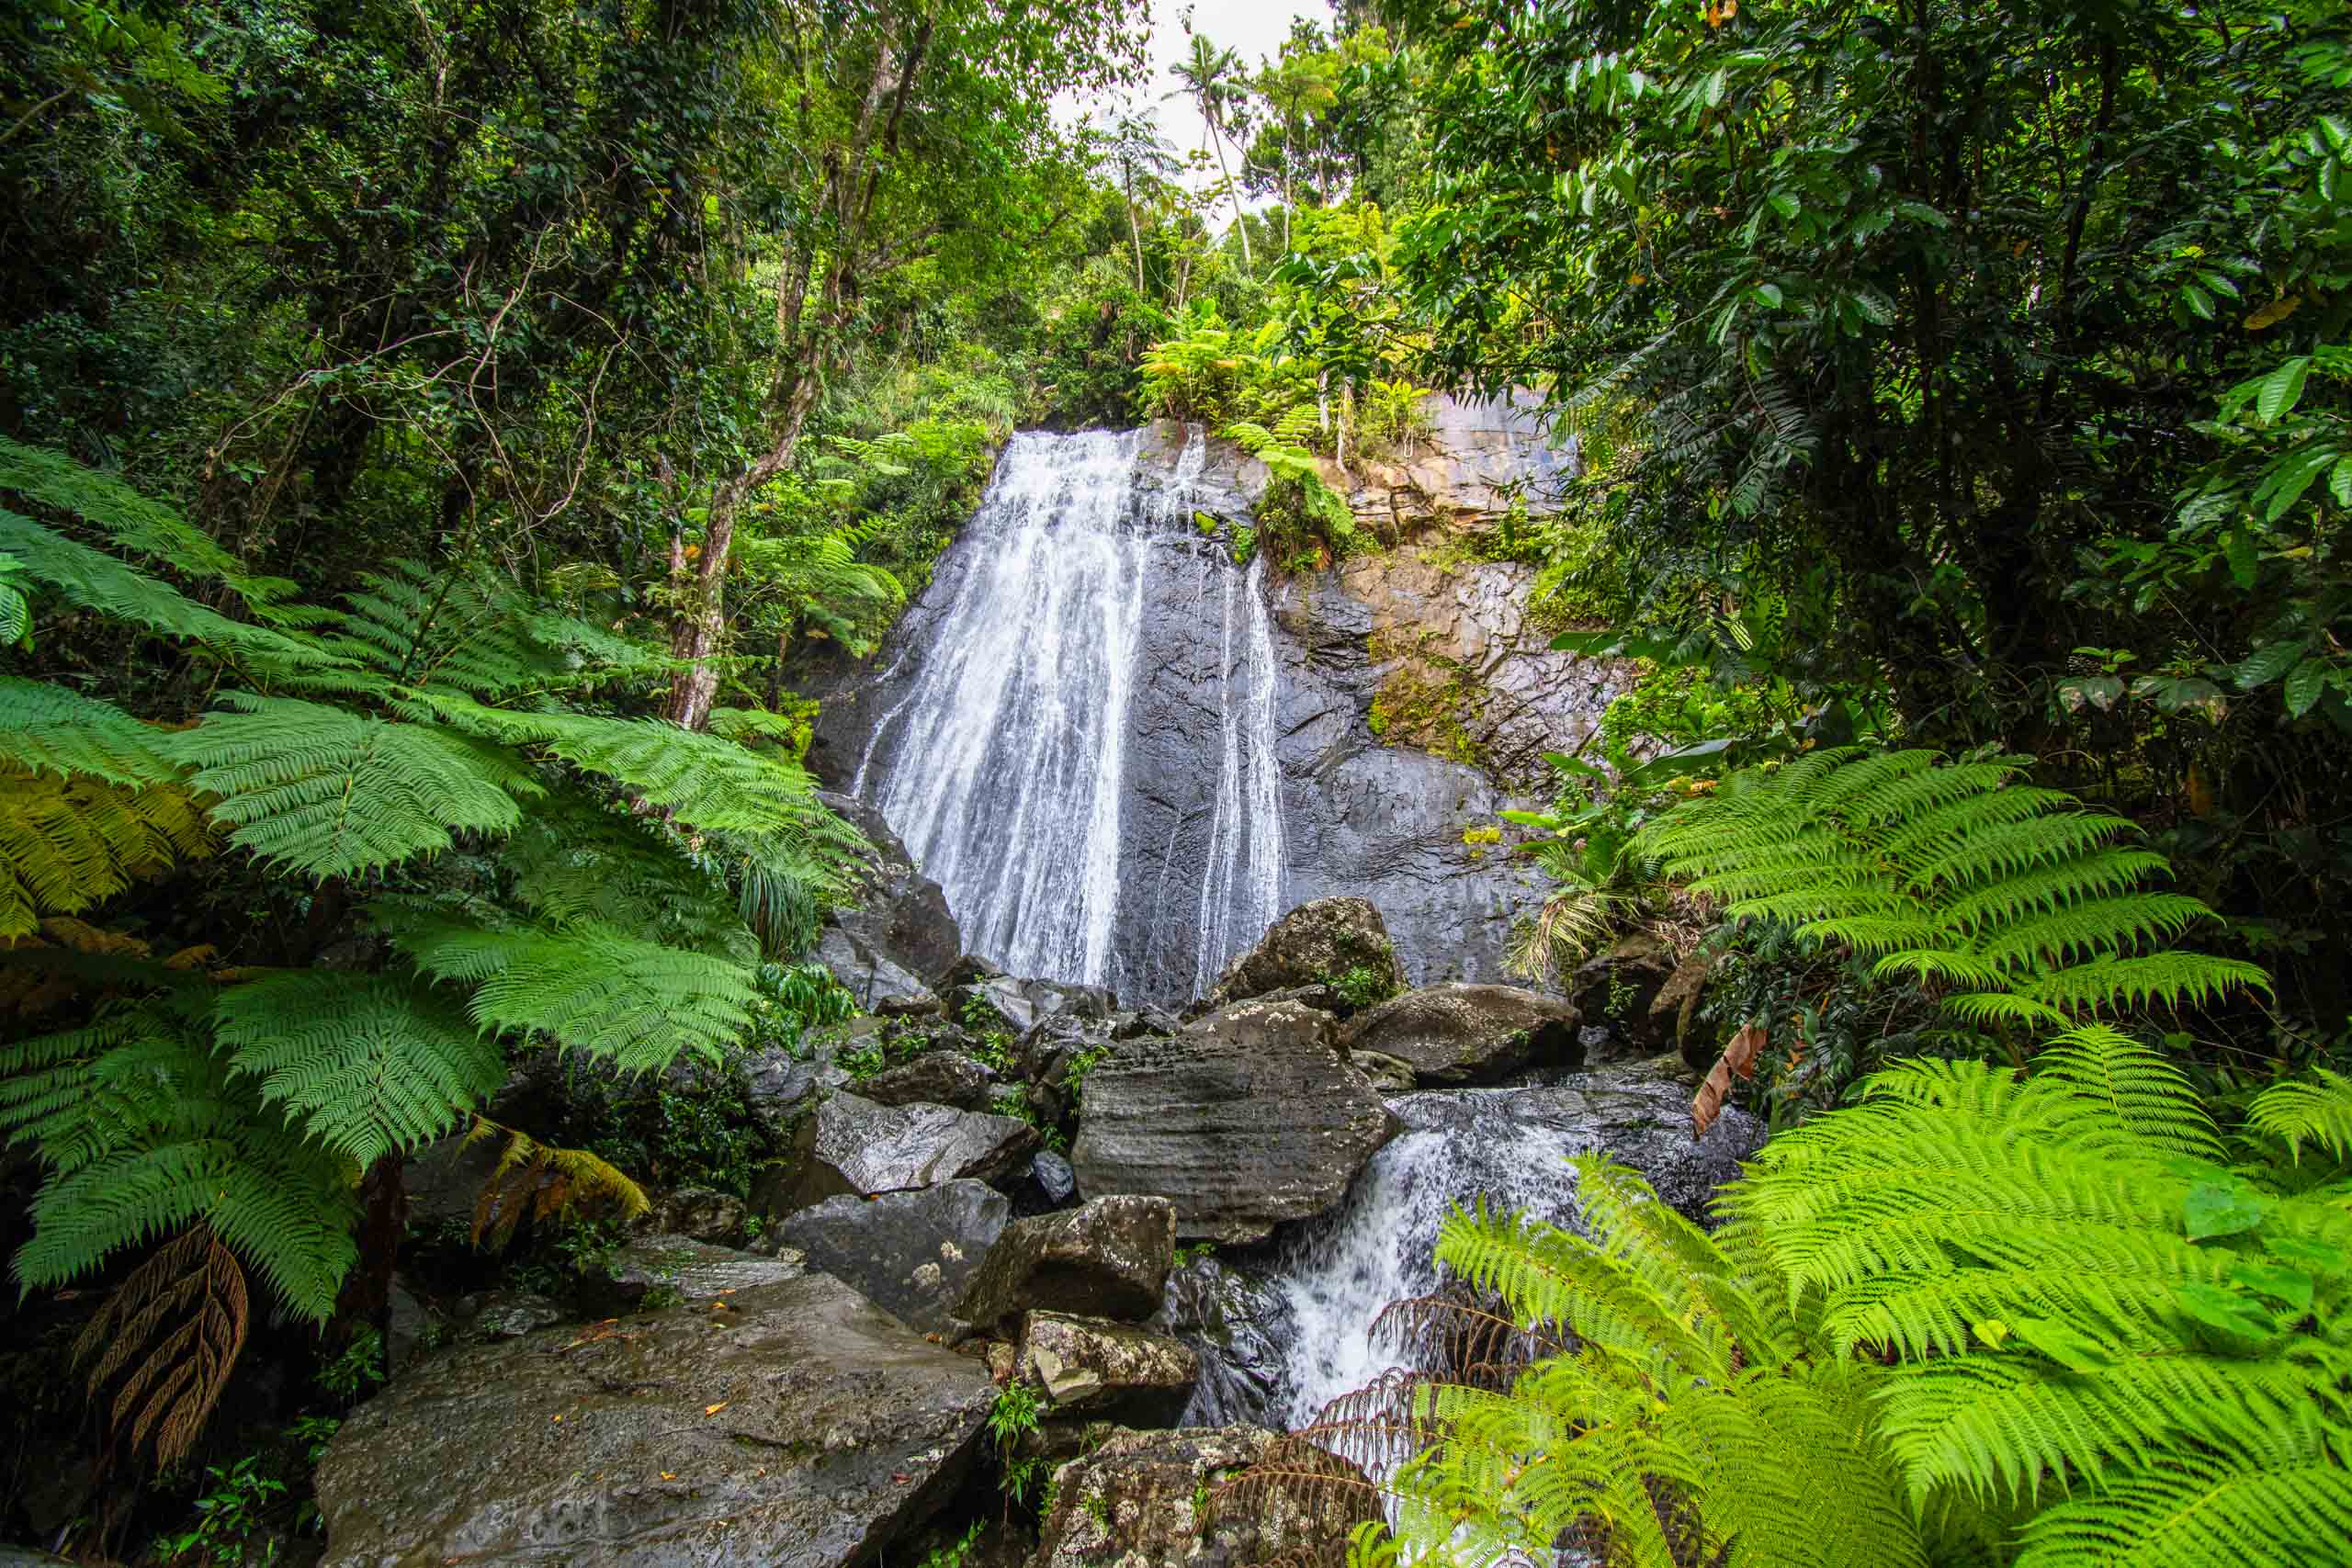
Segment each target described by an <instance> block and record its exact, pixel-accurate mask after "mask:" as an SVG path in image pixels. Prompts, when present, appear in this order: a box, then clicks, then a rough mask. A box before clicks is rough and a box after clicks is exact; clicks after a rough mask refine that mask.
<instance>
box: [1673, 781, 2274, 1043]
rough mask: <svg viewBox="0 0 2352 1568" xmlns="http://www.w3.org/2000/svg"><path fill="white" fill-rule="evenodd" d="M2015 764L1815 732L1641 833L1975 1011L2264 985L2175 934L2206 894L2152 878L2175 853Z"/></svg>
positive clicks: (1692, 872)
mask: <svg viewBox="0 0 2352 1568" xmlns="http://www.w3.org/2000/svg"><path fill="white" fill-rule="evenodd" d="M2016 775H2017V769H2016V767H2015V766H2014V765H2013V764H2012V763H2010V762H2007V761H1992V762H1966V763H1951V762H1946V761H1943V760H1942V759H1941V758H1939V757H1938V756H1937V755H1936V754H1935V753H1934V752H1931V751H1919V750H1911V751H1881V752H1871V751H1865V750H1860V749H1858V748H1849V749H1844V750H1826V751H1819V752H1815V753H1814V754H1812V755H1810V756H1807V757H1805V758H1804V759H1802V760H1800V761H1796V762H1794V763H1792V764H1790V765H1789V766H1787V767H1785V768H1782V769H1781V770H1780V771H1779V772H1777V773H1762V772H1750V773H1743V774H1738V775H1736V776H1735V777H1733V778H1732V779H1731V780H1729V781H1727V782H1726V785H1725V787H1724V789H1722V790H1721V791H1719V792H1718V793H1717V794H1715V795H1711V796H1707V797H1703V798H1702V799H1699V800H1695V801H1692V802H1691V803H1689V804H1687V805H1685V806H1683V807H1679V808H1678V809H1676V810H1675V811H1674V812H1672V813H1670V814H1668V816H1666V817H1664V818H1659V819H1658V820H1657V821H1655V822H1653V823H1651V824H1650V825H1649V826H1648V827H1646V828H1645V829H1643V830H1642V832H1641V834H1640V835H1639V837H1638V839H1637V841H1636V842H1637V848H1638V849H1639V851H1640V852H1642V853H1644V854H1646V855H1650V856H1654V857H1656V858H1657V860H1658V862H1659V863H1660V864H1661V866H1662V868H1663V869H1664V870H1665V871H1666V872H1667V874H1669V875H1671V876H1675V877H1678V878H1680V879H1683V880H1686V881H1687V882H1688V884H1689V886H1691V889H1692V890H1693V891H1694V892H1698V893H1702V894H1706V895H1709V896H1711V897H1716V898H1719V899H1721V900H1723V901H1724V905H1725V907H1726V908H1728V910H1729V911H1730V912H1731V913H1732V914H1734V915H1752V916H1760V917H1764V918H1767V919H1778V920H1785V921H1788V922H1790V923H1792V924H1793V925H1794V926H1796V927H1797V928H1798V929H1799V930H1800V931H1802V932H1803V933H1804V934H1805V935H1807V936H1811V937H1815V938H1817V939H1819V940H1821V941H1823V942H1837V943H1842V944H1844V945H1845V946H1848V947H1850V948H1852V949H1853V950H1854V951H1855V952H1857V953H1860V954H1862V955H1864V956H1866V957H1871V958H1874V959H1876V960H1877V971H1878V973H1879V974H1881V975H1882V976H1898V975H1900V976H1911V977H1913V978H1915V979H1917V980H1919V981H1921V982H1925V983H1928V984H1930V985H1934V986H1937V987H1942V988H1944V989H1945V990H1947V991H1948V992H1949V993H1950V994H1949V995H1948V997H1947V998H1946V1005H1947V1006H1948V1007H1949V1008H1950V1010H1951V1011H1952V1012H1953V1013H1954V1014H1956V1015H1957V1016H1958V1017H1959V1018H1961V1019H1962V1020H1965V1021H1969V1022H1971V1023H1975V1024H1980V1025H1990V1026H2000V1025H2004V1024H2015V1025H2018V1026H2022V1027H2025V1028H2029V1029H2036V1030H2039V1029H2049V1028H2059V1029H2063V1028H2065V1027H2067V1026H2069V1025H2070V1024H2072V1023H2074V1022H2075V1021H2079V1020H2081V1019H2083V1018H2086V1017H2087V1016H2090V1015H2094V1014H2097V1013H2101V1012H2114V1011H2120V1010H2142V1009H2144V1008H2147V1007H2150V1006H2166V1007H2177V1006H2182V1005H2191V1004H2199V1003H2205V1002H2210V1001H2211V1000H2213V999H2215V998H2219V997H2222V996H2223V995H2225V994H2227V993H2229V992H2232V991H2235V990H2240V989H2264V990H2267V988H2268V987H2269V977H2268V976H2267V975H2265V974H2264V972H2263V971H2262V969H2261V968H2260V966H2258V965H2256V964H2248V963H2245V962H2243V961H2240V960H2236V959H2228V958H2220V957H2215V956H2212V955H2211V954H2207V953H2187V952H2181V951H2177V950H2174V949H2170V948H2168V947H2166V946H2165V943H2168V942H2173V941H2175V940H2177V938H2178V937H2180V936H2181V935H2182V934H2183V933H2184V932H2185V931H2188V930H2189V929H2190V928H2191V927H2193V926H2195V925H2197V924H2199V923H2200V922H2203V921H2206V920H2209V919H2212V918H2213V917H2212V911H2211V910H2210V909H2208V908H2206V907H2205V906H2204V905H2203V904H2201V903H2199V901H2198V900H2196V899H2194V898H2191V897H2187V896H2185V895H2181V894H2177V893H2165V892H2159V891H2154V890H2151V889H2149V888H2147V887H2146V886H2143V885H2144V884H2145V883H2146V882H2147V881H2148V879H2149V878H2151V877H2153V876H2154V875H2156V874H2160V873H2162V872H2164V871H2165V869H2166V867H2165V861H2164V859H2163V857H2162V856H2160V855H2156V854H2154V853H2151V852H2145V851H2140V850H2133V849H2130V848H2125V847H2123V844H2124V841H2125V840H2130V839H2131V838H2132V837H2134V836H2136V834H2137V832H2138V829H2136V828H2134V827H2133V825H2132V824H2131V823H2130V822H2129V821H2126V820H2125V819H2124V818H2120V817H2113V816H2109V815H2106V814H2103V813H2099V812H2095V811H2090V810H2087V809H2086V808H2084V807H2082V805H2081V803H2080V802H2078V801H2076V800H2075V798H2074V797H2073V796H2072V795H2066V794H2065V793H2064V792H2063V791H2059V790H2052V789H2037V788H2032V787H2029V786H2025V785H2021V784H2016V783H2014V782H2013V781H2014V780H2015V778H2016Z"/></svg>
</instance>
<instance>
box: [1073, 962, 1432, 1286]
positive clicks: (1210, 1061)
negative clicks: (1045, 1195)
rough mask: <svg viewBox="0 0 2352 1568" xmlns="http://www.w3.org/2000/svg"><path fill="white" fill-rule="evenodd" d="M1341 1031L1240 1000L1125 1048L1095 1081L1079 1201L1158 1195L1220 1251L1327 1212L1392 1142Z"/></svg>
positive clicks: (1306, 1013) (1287, 1006)
mask: <svg viewBox="0 0 2352 1568" xmlns="http://www.w3.org/2000/svg"><path fill="white" fill-rule="evenodd" d="M1335 1028H1336V1024H1335V1022H1334V1021H1333V1019H1332V1018H1331V1015H1330V1014H1329V1013H1326V1012H1319V1011H1317V1010H1314V1009H1312V1008H1307V1007H1304V1006H1301V1005H1300V1004H1299V1003H1297V1002H1272V1003H1261V1002H1244V1003H1241V1004H1239V1005H1238V1006H1236V1007H1229V1008H1226V1009H1224V1010H1220V1011H1217V1012H1215V1013H1211V1014H1210V1015H1209V1016H1207V1017H1206V1018H1203V1019H1200V1020H1198V1021H1194V1022H1193V1023H1192V1024H1190V1025H1187V1026H1186V1027H1185V1028H1184V1030H1183V1031H1182V1032H1179V1033H1177V1034H1175V1035H1171V1036H1169V1037H1167V1038H1165V1039H1147V1040H1136V1041H1129V1042H1127V1043H1124V1044H1121V1045H1119V1046H1117V1047H1115V1049H1114V1053H1113V1055H1111V1056H1110V1057H1109V1058H1108V1059H1106V1060H1104V1061H1103V1062H1102V1063H1100V1064H1099V1065H1098V1066H1096V1067H1095V1068H1094V1070H1093V1071H1092V1072H1091V1073H1090V1074H1089V1075H1088V1076H1087V1079H1086V1112H1085V1116H1084V1118H1083V1119H1082V1120H1081V1121H1080V1124H1079V1134H1078V1142H1077V1144H1076V1145H1074V1146H1073V1147H1072V1149H1071V1151H1070V1164H1071V1165H1072V1166H1073V1167H1074V1168H1076V1170H1077V1172H1078V1184H1079V1188H1080V1190H1081V1191H1085V1192H1089V1193H1093V1194H1097V1195H1100V1194H1103V1193H1110V1192H1152V1193H1159V1194H1161V1195H1163V1196H1165V1197H1167V1198H1169V1199H1170V1200H1172V1201H1174V1203H1175V1205H1176V1216H1177V1219H1176V1225H1177V1234H1178V1235H1184V1236H1201V1237H1207V1238H1209V1239H1211V1240H1216V1241H1223V1242H1245V1241H1257V1240H1261V1239H1262V1238H1264V1237H1265V1236H1266V1235H1269V1234H1271V1233H1272V1230H1273V1228H1274V1226H1275V1225H1277V1224H1282V1223H1283V1221H1285V1220H1298V1219H1305V1218H1306V1217H1307V1216H1308V1215H1310V1214H1317V1213H1322V1212H1323V1211H1324V1210H1325V1209H1327V1208H1329V1207H1330V1205H1331V1204H1332V1203H1334V1202H1335V1201H1338V1199H1339V1197H1340V1194H1341V1193H1343V1192H1345V1191H1346V1190H1347V1189H1348V1183H1349V1181H1351V1179H1353V1178H1354V1176H1355V1174H1356V1172H1357V1171H1358V1170H1360V1169H1361V1168H1363V1163H1364V1161H1366V1160H1368V1159H1370V1158H1371V1157H1372V1156H1373V1153H1374V1150H1376V1149H1378V1148H1379V1147H1380V1145H1383V1144H1385V1143H1386V1142H1387V1141H1388V1139H1389V1136H1390V1134H1391V1133H1392V1131H1393V1124H1392V1122H1390V1119H1389V1116H1388V1112H1387V1110H1386V1108H1385V1106H1383V1105H1382V1103H1381V1099H1380V1096H1379V1094H1378V1093H1377V1092H1376V1091H1375V1090H1374V1089H1373V1087H1372V1084H1371V1083H1370V1081H1369V1080H1367V1079H1366V1078H1365V1077H1364V1076H1363V1074H1361V1073H1359V1072H1357V1071H1355V1070H1354V1069H1353V1068H1351V1067H1350V1066H1348V1065H1347V1064H1346V1063H1344V1062H1342V1061H1341V1060H1340V1055H1339V1053H1338V1052H1337V1051H1336V1050H1335V1049H1333V1046H1332V1037H1333V1032H1334V1030H1335Z"/></svg>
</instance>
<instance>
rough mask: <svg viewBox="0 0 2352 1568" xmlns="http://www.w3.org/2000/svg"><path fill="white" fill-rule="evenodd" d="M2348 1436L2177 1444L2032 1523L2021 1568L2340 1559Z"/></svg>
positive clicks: (2350, 1486)
mask: <svg viewBox="0 0 2352 1568" xmlns="http://www.w3.org/2000/svg"><path fill="white" fill-rule="evenodd" d="M2343 1443H2344V1439H2343V1438H2342V1437H2341V1436H2340V1435H2339V1436H2338V1437H2337V1438H2335V1450H2336V1451H2335V1453H2334V1454H2332V1455H2331V1453H2330V1452H2329V1451H2328V1449H2327V1447H2326V1446H2324V1443H2323V1442H2322V1441H2314V1440H2312V1439H2311V1438H2308V1437H2304V1436H2302V1435H2301V1434H2296V1435H2288V1434H2280V1435H2278V1436H2274V1437H2269V1438H2264V1439H2261V1440H2257V1441H2256V1442H2253V1443H2251V1444H2249V1445H2247V1446H2245V1447H2242V1448H2231V1449H2224V1450H2213V1451H2207V1452H2199V1451H2198V1450H2195V1449H2188V1448H2173V1449H2167V1450H2165V1451H2163V1452H2161V1453H2159V1454H2156V1455H2154V1456H2152V1458H2151V1459H2150V1461H2148V1462H2147V1463H2146V1464H2144V1465H2143V1466H2141V1467H2139V1468H2138V1469H2136V1470H2135V1471H2134V1472H2132V1473H2131V1474H2130V1475H2129V1476H2125V1477H2121V1478H2119V1479H2118V1480H2117V1481H2116V1482H2115V1483H2113V1484H2110V1485H2109V1486H2107V1487H2105V1488H2102V1489H2101V1490H2100V1491H2098V1493H2096V1494H2093V1495H2087V1496H2084V1497H2081V1498H2077V1499H2074V1500H2071V1501H2068V1502H2064V1503H2060V1504H2058V1505H2057V1506H2054V1507H2051V1508H2047V1509H2044V1510H2043V1511H2042V1512H2041V1513H2040V1514H2039V1515H2037V1516H2035V1517H2034V1518H2033V1519H2032V1520H2031V1521H2030V1523H2029V1524H2028V1525H2027V1526H2026V1529H2025V1533H2024V1539H2023V1540H2022V1541H2021V1543H2020V1547H2021V1550H2020V1551H2018V1568H2089V1565H2090V1564H2098V1565H2099V1568H2244V1565H2245V1564H2249V1563H2257V1562H2278V1563H2288V1562H2297V1563H2301V1562H2310V1563H2321V1562H2342V1561H2344V1557H2345V1542H2346V1541H2347V1540H2352V1470H2347V1469H2346V1467H2345V1464H2344V1461H2343V1454H2342V1447H2343Z"/></svg>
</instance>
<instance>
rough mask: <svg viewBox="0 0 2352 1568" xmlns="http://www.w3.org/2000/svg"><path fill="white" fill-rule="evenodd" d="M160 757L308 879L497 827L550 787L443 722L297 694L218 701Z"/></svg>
mask: <svg viewBox="0 0 2352 1568" xmlns="http://www.w3.org/2000/svg"><path fill="white" fill-rule="evenodd" d="M224 702H225V704H226V706H225V707H224V709H223V710H221V711H219V712H215V713H213V714H211V715H209V716H207V717H206V718H205V720H204V722H203V723H201V724H199V725H198V726H197V727H196V728H193V729H190V730H187V731H184V732H182V733H180V734H177V735H174V736H171V737H169V738H167V739H166V740H165V741H164V748H163V749H164V751H165V754H166V755H168V756H171V757H173V758H175V760H176V761H179V762H181V763H182V764H184V765H185V766H187V767H188V768H190V769H193V770H194V773H193V774H192V776H191V778H190V781H189V782H190V783H192V784H194V785H195V786H196V787H197V788H198V789H201V790H204V791H206V792H208V793H209V794H212V795H219V796H220V804H219V805H217V806H215V807H213V808H212V815H213V817H214V818H215V820H217V821H220V822H221V823H224V824H227V825H229V826H230V827H231V828H232V829H233V830H232V832H231V833H230V835H229V839H230V842H232V843H233V844H235V845H236V846H238V847H239V848H240V849H245V850H250V851H252V852H254V855H256V856H257V857H259V858H260V859H261V860H262V861H263V862H264V863H267V864H269V865H272V866H274V867H277V868H280V869H283V870H287V871H293V872H300V873H302V874H307V875H311V876H340V875H346V874H351V873H353V872H357V871H365V870H369V869H373V868H375V867H379V866H387V865H396V864H398V863H401V862H402V861H404V860H408V859H410V858H411V857H412V856H415V855H420V854H430V853H433V852H437V851H441V850H446V849H447V848H448V847H449V846H450V844H451V843H452V842H453V841H454V839H453V835H454V834H455V833H458V832H460V831H466V830H472V831H478V832H489V833H504V832H507V831H509V830H511V829H513V828H514V827H515V825H516V824H517V823H519V822H520V821H521V820H522V809H521V807H519V806H518V805H517V804H516V799H517V797H518V796H529V795H539V794H542V793H544V789H545V786H544V785H542V784H540V783H539V782H538V780H537V778H536V777H534V776H533V774H532V773H531V772H530V771H529V770H528V769H527V768H526V767H525V766H524V765H523V764H522V763H521V762H520V761H517V760H516V759H515V758H514V757H512V756H511V755H509V754H508V753H507V752H506V751H505V750H503V749H502V748H500V747H498V746H494V745H492V744H490V743H488V742H485V741H482V740H481V739H476V738H475V737H473V736H470V735H466V734H462V733H460V732H458V731H457V730H455V729H451V728H447V727H444V726H437V725H424V724H401V723H395V722H391V721H389V720H386V719H381V718H377V717H373V716H369V715H366V714H358V713H353V712H350V711H349V710H347V709H344V708H339V707H332V706H328V705H323V704H320V703H310V702H303V701H300V700H298V699H296V698H292V697H254V696H247V695H244V694H232V695H231V696H229V697H227V698H225V699H224Z"/></svg>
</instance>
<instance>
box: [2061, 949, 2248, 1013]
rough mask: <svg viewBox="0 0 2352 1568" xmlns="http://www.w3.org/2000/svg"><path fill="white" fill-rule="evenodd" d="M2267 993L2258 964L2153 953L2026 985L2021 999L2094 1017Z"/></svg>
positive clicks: (2092, 965) (2105, 961)
mask: <svg viewBox="0 0 2352 1568" xmlns="http://www.w3.org/2000/svg"><path fill="white" fill-rule="evenodd" d="M2268 989H2270V975H2269V972H2268V971H2267V970H2265V969H2264V968H2263V967H2262V965H2260V964H2249V963H2247V962H2245V960H2244V959H2242V958H2216V957H2214V956H2212V955H2211V954H2210V953H2149V954H2146V955H2145V956H2143V957H2137V958H2101V959H2098V961H2096V962H2094V963H2089V964H2075V965H2074V966H2073V967H2072V968H2068V969H2061V970H2059V971H2057V972H2056V973H2055V974H2051V975H2044V976H2040V977H2039V978H2037V979H2035V980H2033V981H2031V982H2030V985H2029V987H2028V988H2027V994H2028V995H2029V996H2030V997H2031V998H2033V999H2034V1000H2035V1001H2038V1002H2041V1004H2043V1005H2044V1006H2046V1007H2052V1008H2057V1009H2059V1010H2064V1011H2067V1012H2096V1011H2098V1010H2105V1009H2120V1008H2129V1009H2131V1010H2143V1009H2145V1008H2149V1007H2153V1006H2156V1005H2158V1004H2161V1005H2163V1006H2165V1007H2178V1006H2180V1005H2181V1004H2183V1003H2184V1002H2186V1003H2193V1004H2197V1005H2200V1006H2201V1005H2204V1004H2207V1003H2210V1002H2212V1001H2215V1000H2218V999H2219V998H2222V997H2225V996H2227V995H2229V994H2230V993H2231V992H2233V991H2237V990H2251V991H2267V990H2268Z"/></svg>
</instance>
